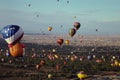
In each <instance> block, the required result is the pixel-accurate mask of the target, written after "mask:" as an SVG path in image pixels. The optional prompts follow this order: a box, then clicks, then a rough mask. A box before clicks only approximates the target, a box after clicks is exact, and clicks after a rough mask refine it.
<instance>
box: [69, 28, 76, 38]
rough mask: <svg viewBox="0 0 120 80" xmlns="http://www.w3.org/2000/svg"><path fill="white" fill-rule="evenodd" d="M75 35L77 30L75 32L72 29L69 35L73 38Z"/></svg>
mask: <svg viewBox="0 0 120 80" xmlns="http://www.w3.org/2000/svg"><path fill="white" fill-rule="evenodd" d="M75 33H76V30H75V29H74V28H71V29H70V30H69V35H70V36H71V37H73V36H74V35H75Z"/></svg>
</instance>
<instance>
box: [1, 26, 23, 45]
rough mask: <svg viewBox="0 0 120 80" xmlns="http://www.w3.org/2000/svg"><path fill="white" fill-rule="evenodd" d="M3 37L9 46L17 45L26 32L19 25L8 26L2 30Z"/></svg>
mask: <svg viewBox="0 0 120 80" xmlns="http://www.w3.org/2000/svg"><path fill="white" fill-rule="evenodd" d="M1 32H2V36H3V38H4V39H5V41H6V42H7V43H8V44H15V43H16V42H17V41H19V40H20V39H21V38H22V37H23V34H24V32H23V31H22V28H21V27H19V26H18V25H7V26H5V27H4V28H3V29H2V31H1Z"/></svg>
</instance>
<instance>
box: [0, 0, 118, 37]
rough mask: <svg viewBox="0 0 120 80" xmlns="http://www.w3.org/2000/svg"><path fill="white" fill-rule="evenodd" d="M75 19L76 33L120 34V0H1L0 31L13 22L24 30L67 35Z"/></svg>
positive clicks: (26, 31)
mask: <svg viewBox="0 0 120 80" xmlns="http://www.w3.org/2000/svg"><path fill="white" fill-rule="evenodd" d="M67 1H69V3H67ZM29 5H30V6H29ZM74 16H76V18H74ZM76 21H77V22H80V23H81V27H80V29H79V30H78V31H77V33H78V34H85V35H114V34H118V35H119V34H120V0H59V1H57V0H0V30H2V28H3V27H4V26H6V25H9V24H14V25H19V26H20V27H22V29H23V31H24V32H25V33H46V34H68V31H69V29H70V28H73V23H74V22H76ZM49 26H52V27H53V30H52V31H48V30H47V28H48V27H49ZM61 26H62V27H61ZM96 29H98V31H97V32H96Z"/></svg>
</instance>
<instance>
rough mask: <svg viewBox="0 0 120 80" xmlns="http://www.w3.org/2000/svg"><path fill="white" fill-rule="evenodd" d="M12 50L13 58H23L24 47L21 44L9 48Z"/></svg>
mask: <svg viewBox="0 0 120 80" xmlns="http://www.w3.org/2000/svg"><path fill="white" fill-rule="evenodd" d="M9 49H10V54H11V55H12V56H13V57H20V56H23V47H22V45H21V43H19V42H17V43H16V44H15V45H13V46H12V47H10V48H9Z"/></svg>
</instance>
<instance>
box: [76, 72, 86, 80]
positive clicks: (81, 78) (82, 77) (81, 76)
mask: <svg viewBox="0 0 120 80" xmlns="http://www.w3.org/2000/svg"><path fill="white" fill-rule="evenodd" d="M77 76H78V78H80V80H84V79H85V78H86V77H87V74H85V72H84V71H80V72H79V73H78V74H77Z"/></svg>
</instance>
